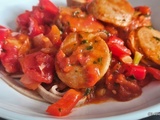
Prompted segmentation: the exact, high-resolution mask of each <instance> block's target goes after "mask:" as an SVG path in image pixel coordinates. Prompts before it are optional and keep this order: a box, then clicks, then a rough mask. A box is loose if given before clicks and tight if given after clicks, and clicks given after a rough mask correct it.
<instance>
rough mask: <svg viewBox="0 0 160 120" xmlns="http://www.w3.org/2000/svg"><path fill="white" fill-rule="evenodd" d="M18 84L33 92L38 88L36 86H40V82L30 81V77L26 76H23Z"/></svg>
mask: <svg viewBox="0 0 160 120" xmlns="http://www.w3.org/2000/svg"><path fill="white" fill-rule="evenodd" d="M20 82H21V83H22V84H23V85H24V86H25V87H26V88H28V89H31V90H35V89H37V88H38V85H40V84H41V82H37V81H35V80H32V79H31V78H30V77H28V76H27V75H26V74H24V75H23V76H22V77H21V79H20Z"/></svg>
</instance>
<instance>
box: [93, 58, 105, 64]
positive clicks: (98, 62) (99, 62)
mask: <svg viewBox="0 0 160 120" xmlns="http://www.w3.org/2000/svg"><path fill="white" fill-rule="evenodd" d="M102 59H103V57H99V58H98V59H97V60H96V61H93V64H101V63H102Z"/></svg>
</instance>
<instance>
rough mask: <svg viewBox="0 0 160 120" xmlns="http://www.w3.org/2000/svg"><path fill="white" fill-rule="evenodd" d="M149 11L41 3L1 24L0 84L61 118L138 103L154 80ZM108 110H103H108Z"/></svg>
mask: <svg viewBox="0 0 160 120" xmlns="http://www.w3.org/2000/svg"><path fill="white" fill-rule="evenodd" d="M151 15H152V10H151V9H150V6H146V5H140V6H136V7H135V6H134V7H133V6H132V5H131V3H130V2H129V1H126V0H117V1H112V0H84V1H79V0H67V5H66V6H60V5H56V4H55V3H54V2H52V1H50V0H39V1H38V3H37V4H36V5H33V6H32V8H31V9H30V10H26V11H22V12H21V13H20V14H19V15H18V16H16V23H15V24H16V29H13V28H9V27H8V26H4V25H3V24H1V23H0V24H1V26H0V59H1V70H0V72H1V78H2V80H4V81H5V82H6V83H7V84H9V86H11V87H12V88H14V89H16V90H17V91H18V92H20V93H22V94H24V95H26V96H28V97H30V98H33V99H36V100H39V101H42V102H45V103H48V104H49V105H48V107H47V109H44V111H45V112H46V114H48V115H52V116H67V115H69V114H70V113H72V112H73V109H74V108H77V109H79V107H80V106H84V105H90V104H103V103H104V102H108V101H114V102H123V103H124V104H125V102H126V104H127V103H128V101H132V100H134V99H137V98H139V97H140V96H141V95H142V94H143V93H145V91H144V90H143V88H144V87H146V86H148V85H149V84H151V83H153V82H155V81H156V82H158V81H159V80H160V70H159V68H160V67H159V65H160V56H159V51H160V50H159V49H160V31H158V30H157V29H156V28H155V27H154V26H153V23H152V21H151V19H152V17H151ZM106 107H107V106H106Z"/></svg>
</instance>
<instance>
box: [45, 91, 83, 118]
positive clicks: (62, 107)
mask: <svg viewBox="0 0 160 120" xmlns="http://www.w3.org/2000/svg"><path fill="white" fill-rule="evenodd" d="M82 97H83V95H82V93H81V92H79V91H76V90H74V89H70V90H68V91H67V92H66V93H65V94H64V96H63V97H62V98H61V99H60V100H59V101H57V102H56V103H53V104H52V105H50V106H49V107H48V108H47V110H46V112H48V113H49V114H51V115H54V116H65V115H68V114H69V113H70V112H71V110H72V109H73V108H74V107H75V106H76V104H77V103H78V101H79V100H80V99H81V98H82Z"/></svg>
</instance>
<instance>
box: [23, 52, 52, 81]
mask: <svg viewBox="0 0 160 120" xmlns="http://www.w3.org/2000/svg"><path fill="white" fill-rule="evenodd" d="M21 66H22V70H23V72H24V74H26V75H27V76H28V77H30V78H31V79H32V80H35V81H37V82H44V83H51V82H52V80H53V73H54V60H53V58H52V57H51V56H50V55H48V54H45V53H43V52H35V53H32V54H28V55H26V56H25V57H24V58H23V59H22V60H21Z"/></svg>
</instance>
